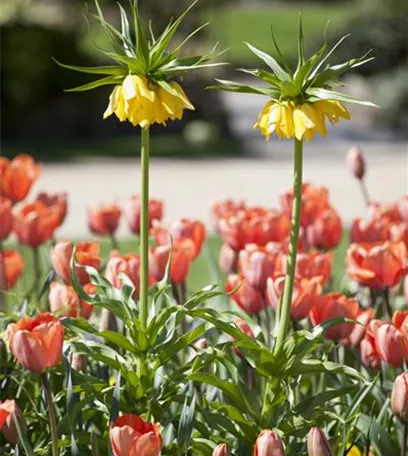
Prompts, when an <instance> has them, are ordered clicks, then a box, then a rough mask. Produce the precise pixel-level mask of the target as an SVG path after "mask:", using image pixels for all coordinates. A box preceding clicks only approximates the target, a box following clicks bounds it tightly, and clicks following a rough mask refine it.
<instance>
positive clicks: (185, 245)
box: [150, 238, 195, 283]
mask: <svg viewBox="0 0 408 456" xmlns="http://www.w3.org/2000/svg"><path fill="white" fill-rule="evenodd" d="M170 252H171V264H170V281H171V282H172V283H184V282H185V281H186V280H187V276H188V274H189V272H190V266H191V264H192V262H193V260H194V258H195V246H194V242H193V241H192V239H189V238H187V239H183V240H181V241H179V242H176V243H175V244H174V245H173V250H172V249H171V244H167V245H158V246H156V247H152V248H151V249H150V272H151V274H152V276H153V278H154V279H155V280H156V281H159V280H162V279H163V277H164V274H165V271H166V265H167V263H168V261H169V257H170Z"/></svg>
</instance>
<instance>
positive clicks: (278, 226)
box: [247, 208, 290, 245]
mask: <svg viewBox="0 0 408 456" xmlns="http://www.w3.org/2000/svg"><path fill="white" fill-rule="evenodd" d="M247 214H249V215H250V216H251V217H253V218H254V220H255V221H256V220H258V221H259V222H260V223H258V225H257V228H258V229H257V231H255V236H254V240H253V242H254V243H256V244H258V245H265V244H267V243H268V242H282V241H283V240H285V239H286V238H287V237H288V236H289V234H290V219H289V217H288V215H287V214H285V213H283V212H280V211H277V210H273V209H268V210H265V209H262V208H252V209H248V210H247Z"/></svg>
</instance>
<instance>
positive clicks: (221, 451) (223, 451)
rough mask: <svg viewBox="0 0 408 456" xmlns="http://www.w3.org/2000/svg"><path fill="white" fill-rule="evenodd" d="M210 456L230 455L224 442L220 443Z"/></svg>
mask: <svg viewBox="0 0 408 456" xmlns="http://www.w3.org/2000/svg"><path fill="white" fill-rule="evenodd" d="M212 456H231V452H230V450H229V449H228V447H227V445H226V444H225V443H221V444H220V445H218V446H217V448H215V449H214V451H213V454H212Z"/></svg>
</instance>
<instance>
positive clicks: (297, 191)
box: [275, 139, 303, 353]
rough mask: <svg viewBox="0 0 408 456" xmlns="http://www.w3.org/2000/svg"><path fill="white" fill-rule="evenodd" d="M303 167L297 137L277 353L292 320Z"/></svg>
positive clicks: (301, 152)
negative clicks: (287, 252) (290, 223)
mask: <svg viewBox="0 0 408 456" xmlns="http://www.w3.org/2000/svg"><path fill="white" fill-rule="evenodd" d="M302 168H303V142H302V141H299V140H297V139H295V159H294V168H293V203H292V225H291V231H290V243H289V254H288V264H287V269H286V277H285V288H284V290H283V298H282V305H281V308H280V312H279V314H280V321H279V329H278V336H277V339H276V345H275V353H278V352H279V350H280V349H281V348H282V345H283V342H284V341H285V337H286V332H287V330H288V326H289V320H290V307H291V303H292V293H293V283H294V279H295V269H296V255H297V246H298V239H299V230H300V210H301V204H302Z"/></svg>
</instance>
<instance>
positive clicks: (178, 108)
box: [54, 0, 223, 128]
mask: <svg viewBox="0 0 408 456" xmlns="http://www.w3.org/2000/svg"><path fill="white" fill-rule="evenodd" d="M197 2H198V0H195V1H194V2H193V3H192V4H191V5H190V6H189V7H188V8H187V9H186V10H185V11H184V12H183V13H182V14H181V15H180V16H179V17H178V18H177V19H175V20H171V21H170V22H169V24H168V25H167V27H166V28H165V30H164V31H163V33H162V34H161V35H160V36H158V37H155V36H154V34H153V31H152V27H151V24H149V33H146V32H145V30H144V28H143V26H142V23H141V19H140V16H139V11H138V5H137V0H130V10H131V20H129V17H128V13H126V11H125V9H124V8H123V7H122V6H121V5H120V4H118V5H119V12H120V19H121V30H120V31H119V30H118V29H117V28H115V27H114V26H113V25H112V24H110V23H109V22H107V21H106V20H105V16H104V14H103V11H102V9H101V7H100V5H99V3H98V0H95V6H96V12H97V14H91V16H92V17H93V18H94V19H95V20H96V21H97V22H98V23H99V25H100V26H102V28H103V31H104V32H105V35H106V36H107V38H108V41H109V43H110V45H111V48H112V49H111V50H109V51H108V50H104V49H100V51H101V52H102V53H103V54H104V55H105V56H106V57H108V58H109V59H110V60H112V61H113V62H114V63H115V64H114V65H107V66H96V67H82V66H75V65H67V64H64V63H61V62H59V61H57V60H55V59H54V60H55V62H56V63H57V64H58V65H60V66H62V67H63V68H67V69H69V70H73V71H78V72H81V73H88V74H100V75H105V76H104V77H103V78H101V79H97V80H96V81H92V82H90V83H87V84H84V85H81V86H79V87H75V88H73V89H68V90H67V92H83V91H86V90H92V89H95V88H97V87H101V86H104V85H115V88H114V89H113V91H112V94H111V96H110V101H109V105H108V107H107V109H106V111H105V114H104V118H106V117H109V116H110V115H111V114H113V113H114V114H116V116H117V117H118V118H119V120H120V121H121V122H123V121H126V120H128V121H130V122H131V123H132V124H133V125H134V126H136V125H140V126H141V127H142V128H146V127H148V126H149V125H151V124H153V123H160V124H163V125H165V124H166V121H167V120H169V119H170V120H174V119H181V118H182V115H183V110H184V109H191V110H194V106H193V105H192V103H191V102H190V100H189V99H188V97H187V95H186V94H185V93H184V91H183V89H182V88H181V86H180V85H179V84H178V83H177V82H176V81H175V80H174V78H175V77H177V76H182V75H183V74H185V73H188V72H189V71H193V70H197V69H203V68H210V67H215V66H219V65H223V63H209V62H210V60H212V59H214V58H216V57H219V56H220V55H221V54H222V53H223V51H221V52H217V45H215V46H214V48H213V49H212V50H211V51H210V52H209V53H208V54H201V55H193V56H181V55H180V53H181V51H182V49H183V47H184V45H185V44H186V43H187V42H188V41H189V40H190V39H191V38H192V37H193V36H195V35H196V34H197V33H199V32H200V31H201V30H202V29H203V28H205V27H206V26H207V25H208V23H205V24H203V25H201V26H200V27H198V28H197V29H195V30H194V31H193V32H192V33H190V34H189V35H188V36H187V37H186V38H184V39H183V40H181V42H180V43H179V44H178V45H177V46H175V47H174V48H172V49H169V46H170V42H171V41H172V39H173V38H174V35H175V34H176V32H177V29H178V28H179V26H180V24H181V23H182V21H183V19H184V18H185V17H186V15H187V14H188V13H189V11H190V10H191V9H192V8H193V7H194V6H195V5H196V3H197ZM131 24H132V25H131Z"/></svg>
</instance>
